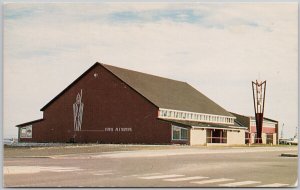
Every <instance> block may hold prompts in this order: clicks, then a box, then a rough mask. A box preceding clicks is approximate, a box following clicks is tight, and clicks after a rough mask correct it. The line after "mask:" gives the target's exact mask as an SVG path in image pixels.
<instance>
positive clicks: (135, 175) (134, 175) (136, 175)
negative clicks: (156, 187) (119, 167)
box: [123, 173, 161, 177]
mask: <svg viewBox="0 0 300 190" xmlns="http://www.w3.org/2000/svg"><path fill="white" fill-rule="evenodd" d="M159 174H161V173H148V174H133V175H126V176H123V177H138V176H140V177H141V176H150V175H159Z"/></svg>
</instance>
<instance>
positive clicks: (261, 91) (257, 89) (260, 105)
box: [252, 80, 267, 144]
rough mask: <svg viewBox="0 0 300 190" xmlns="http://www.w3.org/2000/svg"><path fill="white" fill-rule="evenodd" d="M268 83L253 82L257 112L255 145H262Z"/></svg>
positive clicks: (255, 110) (255, 109)
mask: <svg viewBox="0 0 300 190" xmlns="http://www.w3.org/2000/svg"><path fill="white" fill-rule="evenodd" d="M266 84H267V83H266V81H263V82H259V81H257V80H256V81H255V82H253V81H252V91H253V102H254V112H255V122H256V139H255V143H259V144H261V143H262V138H261V134H262V125H263V119H264V108H265V97H266V96H265V95H266V93H265V92H266Z"/></svg>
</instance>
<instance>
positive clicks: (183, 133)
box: [172, 125, 188, 140]
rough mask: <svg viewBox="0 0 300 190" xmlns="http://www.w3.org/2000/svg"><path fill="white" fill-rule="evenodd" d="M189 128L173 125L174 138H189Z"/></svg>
mask: <svg viewBox="0 0 300 190" xmlns="http://www.w3.org/2000/svg"><path fill="white" fill-rule="evenodd" d="M187 139H188V130H187V129H185V128H182V127H177V126H174V125H172V140H187Z"/></svg>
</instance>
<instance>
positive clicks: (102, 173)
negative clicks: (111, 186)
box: [94, 172, 114, 175]
mask: <svg viewBox="0 0 300 190" xmlns="http://www.w3.org/2000/svg"><path fill="white" fill-rule="evenodd" d="M112 174H114V173H108V172H107V173H95V174H94V175H112Z"/></svg>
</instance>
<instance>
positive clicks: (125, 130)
mask: <svg viewBox="0 0 300 190" xmlns="http://www.w3.org/2000/svg"><path fill="white" fill-rule="evenodd" d="M104 131H105V132H132V128H131V127H130V128H120V127H115V128H105V129H104Z"/></svg>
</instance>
